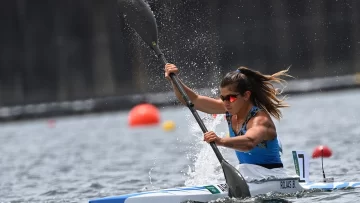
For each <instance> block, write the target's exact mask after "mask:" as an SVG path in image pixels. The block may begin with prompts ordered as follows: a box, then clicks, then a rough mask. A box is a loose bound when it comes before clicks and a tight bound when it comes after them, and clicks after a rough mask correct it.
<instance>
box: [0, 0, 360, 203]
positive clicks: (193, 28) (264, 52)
mask: <svg viewBox="0 0 360 203" xmlns="http://www.w3.org/2000/svg"><path fill="white" fill-rule="evenodd" d="M0 1H1V4H0V5H1V6H0V121H1V122H0V202H9V203H10V202H12V203H13V202H19V203H20V202H26V203H33V202H34V203H35V202H36V203H38V202H47V203H52V202H84V203H85V202H88V200H89V199H93V198H98V197H104V196H110V195H119V194H126V193H130V192H134V191H146V190H152V189H159V188H169V187H178V186H184V185H188V186H193V185H196V184H209V183H210V182H213V181H215V180H216V181H219V182H221V181H222V180H218V179H221V178H222V172H221V168H220V167H219V165H218V161H217V159H216V157H215V155H214V153H213V152H212V149H211V148H210V147H209V145H208V144H207V143H205V142H204V141H203V134H202V131H201V130H200V128H199V126H198V124H197V123H196V121H195V119H194V118H193V116H192V115H191V113H190V112H189V111H188V109H187V108H186V107H185V106H180V105H178V102H177V100H176V98H175V97H174V93H173V92H172V89H171V85H170V84H169V82H168V81H166V80H165V79H164V73H163V66H162V65H161V62H160V60H159V59H157V58H156V56H155V54H154V53H153V52H152V50H151V49H150V48H149V47H148V46H147V45H146V44H144V42H143V41H142V40H141V39H140V38H139V36H138V35H137V34H136V33H135V32H134V30H133V29H132V28H131V27H129V25H128V23H127V19H126V18H124V15H123V14H122V13H120V12H119V10H118V7H117V1H116V0H106V1H104V0H31V1H30V0H7V1H5V0H0ZM147 2H148V3H149V5H150V7H151V9H152V10H153V13H154V15H155V17H156V20H157V23H158V31H159V43H160V44H159V45H160V48H161V49H162V51H163V52H164V54H165V56H166V58H167V59H168V61H169V62H171V63H175V64H176V65H177V66H178V67H179V68H180V70H181V72H180V74H179V77H180V79H182V80H183V81H184V82H185V83H186V84H187V85H188V86H190V87H191V88H195V89H196V91H197V92H199V93H201V94H205V95H208V96H213V97H217V96H218V91H217V87H218V84H219V82H220V80H221V78H222V77H223V76H224V74H226V73H227V72H228V71H232V70H235V69H236V68H237V67H238V66H248V67H249V68H252V69H254V70H258V71H261V72H263V73H265V74H272V73H274V72H277V71H280V70H283V69H286V68H288V67H290V66H291V68H290V74H291V75H292V76H294V78H289V80H288V81H289V83H288V85H287V87H286V89H285V92H286V93H287V94H289V95H290V97H289V100H288V101H289V104H290V106H291V108H286V109H284V110H283V111H282V112H283V114H284V118H283V119H282V120H281V122H277V121H276V127H277V132H278V135H279V137H280V138H281V142H282V145H283V149H284V154H283V156H282V157H283V158H282V159H283V161H284V166H285V168H286V169H289V170H291V171H293V170H294V167H293V162H292V154H291V150H304V151H306V152H307V153H308V154H311V151H312V149H313V148H314V147H316V146H317V145H328V147H330V148H331V149H333V154H334V156H333V157H331V158H330V159H327V160H326V162H325V163H324V167H325V171H326V175H327V177H334V178H335V180H336V181H359V180H358V179H357V178H358V174H360V167H359V166H360V165H359V164H358V163H359V161H360V151H359V150H358V149H359V147H358V146H359V144H360V115H359V112H360V105H359V100H360V88H358V87H360V74H359V73H360V57H359V56H360V14H359V13H360V1H359V0H341V1H339V0H313V1H311V0H306V1H305V0H296V1H295V0H287V1H286V0H251V1H250V0H149V1H147ZM355 88H357V89H355ZM345 89H346V90H345ZM331 90H337V91H331ZM330 91H331V92H330ZM310 92H311V94H310ZM293 95H294V96H293ZM144 102H147V103H151V104H153V105H154V106H155V108H154V106H150V107H149V106H146V105H139V104H141V103H144ZM138 105H139V106H140V107H141V108H146V109H145V111H146V112H147V115H146V116H144V115H143V114H141V113H139V114H138V113H137V112H143V111H142V110H143V109H141V108H140V110H139V108H138V109H137V110H138V111H131V110H134V108H133V107H135V106H136V107H139V106H138ZM144 106H145V107H144ZM158 107H160V108H158ZM109 111H110V112H109ZM74 114H77V115H74ZM82 114H86V115H82ZM199 114H200V116H201V118H202V119H203V121H204V122H205V125H206V127H207V128H208V129H209V130H213V131H215V132H216V133H217V134H218V135H219V136H227V134H228V126H227V123H226V121H225V119H224V118H223V116H222V115H207V114H204V113H201V112H199ZM64 115H67V116H64ZM68 115H69V116H68ZM70 115H71V116H70ZM34 118H36V119H34ZM13 121H16V122H13ZM139 123H140V124H144V123H153V124H155V125H153V126H147V127H143V128H138V129H135V128H134V126H135V125H138V124H139ZM294 138H295V139H294ZM339 138H341V139H339ZM344 146H346V147H344ZM219 150H221V153H222V154H224V157H225V158H226V159H228V160H230V161H231V162H230V163H232V164H234V165H235V164H237V163H238V162H237V160H236V157H235V156H234V151H233V150H229V149H226V148H221V147H220V148H219ZM310 173H311V178H312V180H314V181H321V177H322V173H321V164H320V161H319V160H313V159H312V160H311V171H310ZM324 194H325V193H324ZM304 195H305V197H303V198H298V197H299V196H298V195H296V196H295V197H289V198H290V199H291V201H292V202H319V201H321V200H324V201H325V202H334V203H335V202H353V200H354V199H359V198H360V193H359V192H358V191H353V190H345V191H338V192H334V193H326V195H320V196H319V197H317V196H315V195H314V196H312V195H309V196H307V195H306V194H304ZM286 199H288V196H286ZM220 202H223V201H222V200H221V201H220ZM236 202H238V201H236Z"/></svg>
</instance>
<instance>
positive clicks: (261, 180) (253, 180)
mask: <svg viewBox="0 0 360 203" xmlns="http://www.w3.org/2000/svg"><path fill="white" fill-rule="evenodd" d="M293 156H294V163H295V169H296V174H294V175H293V174H291V173H289V171H287V170H285V169H265V168H263V167H260V166H257V165H250V164H241V165H239V167H238V169H239V171H240V172H241V173H242V174H243V176H244V178H245V180H246V181H247V183H248V185H249V190H250V193H251V196H252V197H253V196H256V195H261V194H267V193H286V194H291V193H295V192H299V191H305V190H311V189H318V190H324V191H331V190H336V189H345V188H360V182H311V181H310V180H309V178H308V175H309V174H308V171H309V170H308V166H309V164H308V158H307V156H306V155H305V153H304V152H302V151H293ZM329 180H330V181H331V179H327V180H325V181H329ZM225 197H228V188H227V185H226V183H220V184H209V185H200V186H192V187H178V188H170V189H163V190H156V191H146V192H140V193H132V194H125V195H120V196H113V197H104V198H98V199H94V200H90V201H89V203H146V202H157V203H181V202H186V201H195V202H209V201H211V200H216V199H218V198H225Z"/></svg>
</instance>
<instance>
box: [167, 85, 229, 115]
mask: <svg viewBox="0 0 360 203" xmlns="http://www.w3.org/2000/svg"><path fill="white" fill-rule="evenodd" d="M181 85H182V86H183V88H184V90H185V92H186V94H187V95H188V97H189V99H190V101H191V102H192V103H193V104H194V107H195V109H196V110H199V111H202V112H205V113H209V114H220V113H225V111H226V110H225V106H224V104H223V102H222V101H221V100H220V99H214V98H211V97H207V96H202V95H198V94H196V93H195V92H194V91H193V90H191V89H190V88H189V87H187V86H186V85H184V84H183V83H182V82H181ZM172 86H173V89H174V92H175V95H176V97H177V98H178V99H179V101H180V102H181V103H182V104H184V105H186V103H185V101H184V99H183V97H182V95H181V93H180V91H179V90H178V89H177V88H176V86H175V84H174V83H172Z"/></svg>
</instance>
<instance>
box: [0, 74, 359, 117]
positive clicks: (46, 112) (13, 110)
mask: <svg viewBox="0 0 360 203" xmlns="http://www.w3.org/2000/svg"><path fill="white" fill-rule="evenodd" d="M275 87H277V86H276V85H275ZM279 87H280V86H279ZM359 87H360V73H357V74H353V75H344V76H337V77H326V78H313V79H303V80H291V81H289V82H288V83H287V85H286V86H285V87H284V91H283V93H282V94H288V95H299V94H308V93H320V92H328V91H336V90H344V89H355V88H359ZM196 91H197V92H198V93H200V94H204V95H212V92H211V89H210V88H202V89H196ZM140 103H151V104H153V105H155V106H157V107H165V106H172V105H178V104H179V102H177V99H176V97H175V94H174V93H173V92H172V91H169V92H161V93H146V94H134V95H125V96H113V97H104V98H94V99H92V98H89V99H86V100H75V101H64V102H51V103H39V104H27V105H23V106H19V105H18V106H2V107H0V122H7V121H17V120H24V119H40V118H51V117H58V116H71V115H79V114H89V113H100V112H107V111H121V110H129V109H131V108H132V107H133V106H135V105H137V104H140Z"/></svg>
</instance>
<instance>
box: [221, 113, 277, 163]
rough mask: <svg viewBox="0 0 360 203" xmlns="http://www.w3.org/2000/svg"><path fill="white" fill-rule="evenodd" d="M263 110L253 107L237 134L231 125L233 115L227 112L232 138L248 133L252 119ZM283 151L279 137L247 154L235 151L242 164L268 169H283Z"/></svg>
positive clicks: (260, 144)
mask: <svg viewBox="0 0 360 203" xmlns="http://www.w3.org/2000/svg"><path fill="white" fill-rule="evenodd" d="M260 110H261V109H260V108H258V107H256V106H253V107H252V108H251V110H250V112H249V114H248V115H247V117H246V119H245V121H244V123H243V125H242V127H241V129H240V131H239V132H238V133H235V132H234V130H233V128H232V124H231V115H230V113H229V112H226V120H227V122H228V125H229V131H230V137H235V136H242V135H245V133H246V130H247V129H246V125H247V123H248V122H249V120H250V119H251V118H253V117H254V116H255V115H256V113H257V112H258V111H260ZM281 151H282V149H281V147H280V143H279V140H278V137H277V136H276V137H275V138H274V139H272V140H264V141H262V142H261V143H259V144H258V145H257V146H256V147H254V148H253V149H252V150H250V151H247V152H240V151H237V150H235V153H236V156H237V158H238V160H239V162H240V164H242V163H243V164H256V165H260V166H263V167H266V168H279V167H283V164H282V162H281V158H280V152H281Z"/></svg>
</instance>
